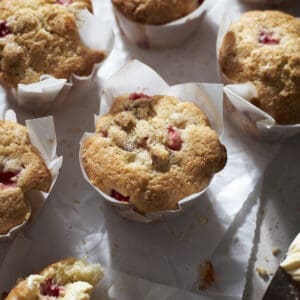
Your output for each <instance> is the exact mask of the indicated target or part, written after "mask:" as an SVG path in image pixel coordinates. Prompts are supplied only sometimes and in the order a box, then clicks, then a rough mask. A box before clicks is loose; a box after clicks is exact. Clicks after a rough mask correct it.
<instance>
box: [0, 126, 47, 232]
mask: <svg viewBox="0 0 300 300" xmlns="http://www.w3.org/2000/svg"><path fill="white" fill-rule="evenodd" d="M0 136H1V139H0V234H6V233H7V232H8V231H9V230H10V229H12V228H14V227H16V226H17V225H20V224H22V223H23V222H24V221H25V220H27V219H28V218H29V215H30V207H29V205H28V203H27V201H26V196H25V194H26V192H28V191H32V190H38V191H43V192H47V191H48V190H49V188H50V185H51V182H52V175H51V173H50V171H49V170H48V168H47V166H46V164H45V163H44V161H43V159H42V158H41V156H40V154H39V152H38V150H37V149H36V148H35V147H34V146H33V145H31V143H30V140H29V136H28V132H27V129H26V127H24V126H21V125H19V124H16V123H14V122H10V121H0Z"/></svg>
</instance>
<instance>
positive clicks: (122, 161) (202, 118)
mask: <svg viewBox="0 0 300 300" xmlns="http://www.w3.org/2000/svg"><path fill="white" fill-rule="evenodd" d="M81 154H82V161H83V165H84V168H85V170H86V173H87V175H88V177H89V179H90V181H91V182H92V184H93V185H95V186H96V187H98V188H99V189H100V190H101V191H103V192H104V193H106V194H108V195H111V196H112V197H114V198H115V199H117V200H119V201H126V202H129V203H131V204H133V205H134V206H135V207H136V208H137V209H138V210H139V211H141V212H152V211H160V210H173V209H176V208H177V203H178V201H180V200H181V199H183V198H185V197H187V196H188V195H191V194H193V193H197V192H200V191H201V190H203V189H204V188H205V187H206V186H207V185H208V183H209V181H210V180H211V178H212V176H213V175H214V174H215V173H216V172H218V171H220V170H221V169H222V168H223V167H224V166H225V163H226V157H227V156H226V149H225V147H224V146H223V145H222V144H221V143H220V141H219V137H218V135H217V133H216V132H215V131H214V130H213V129H211V127H210V124H209V121H208V119H207V117H206V115H205V114H204V113H203V112H202V111H201V110H200V109H199V108H198V107H197V106H196V105H195V104H193V103H191V102H180V101H179V100H177V99H176V98H174V97H170V96H152V97H149V96H147V95H143V94H130V95H128V94H126V95H122V96H120V97H117V98H116V99H115V102H114V104H113V106H112V108H111V110H110V112H109V113H107V114H105V115H103V116H102V117H100V119H99V121H98V123H97V126H96V133H95V134H94V135H92V136H90V137H88V138H87V139H86V140H85V142H84V144H83V146H82V149H81Z"/></svg>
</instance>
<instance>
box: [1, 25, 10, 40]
mask: <svg viewBox="0 0 300 300" xmlns="http://www.w3.org/2000/svg"><path fill="white" fill-rule="evenodd" d="M10 33H11V31H10V29H9V27H8V26H7V24H6V22H0V37H5V36H6V35H8V34H10Z"/></svg>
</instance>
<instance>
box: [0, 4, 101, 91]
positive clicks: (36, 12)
mask: <svg viewBox="0 0 300 300" xmlns="http://www.w3.org/2000/svg"><path fill="white" fill-rule="evenodd" d="M85 8H86V9H89V10H90V11H91V10H92V4H91V1H90V0H1V1H0V81H1V82H2V83H3V84H5V85H6V86H10V87H16V86H17V85H18V84H19V83H24V84H29V83H33V82H38V81H39V80H40V77H41V75H43V74H49V75H52V76H54V77H56V78H65V79H68V78H69V77H70V75H71V74H76V75H82V76H86V75H89V74H90V73H91V72H92V69H93V66H94V64H95V63H99V62H101V61H102V60H103V59H104V57H105V53H104V52H103V51H100V50H95V49H89V48H87V47H86V46H85V45H83V43H82V42H81V39H80V36H79V33H78V28H77V24H76V15H77V12H78V11H79V10H80V9H85Z"/></svg>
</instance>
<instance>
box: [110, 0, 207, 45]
mask: <svg viewBox="0 0 300 300" xmlns="http://www.w3.org/2000/svg"><path fill="white" fill-rule="evenodd" d="M207 3H208V0H205V1H204V2H203V3H202V4H201V5H200V6H199V7H198V8H197V9H195V10H194V11H193V12H191V13H190V14H188V15H187V16H185V17H183V18H181V19H178V20H175V21H173V22H170V23H166V24H163V25H147V24H142V23H138V22H135V21H133V20H130V19H129V18H127V17H125V15H123V13H122V12H120V10H119V9H118V8H117V7H115V6H114V5H113V11H114V14H115V17H116V20H117V23H118V26H119V28H120V30H121V32H122V33H123V34H124V36H125V37H126V38H127V39H128V40H129V41H130V42H132V43H134V44H136V45H138V46H139V47H142V48H171V47H176V46H178V45H180V44H182V43H183V42H184V41H185V40H187V38H188V37H189V36H191V35H192V33H194V32H195V31H196V30H197V28H199V26H200V25H201V22H202V18H203V16H204V13H205V11H206V10H207V7H208V4H207Z"/></svg>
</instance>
